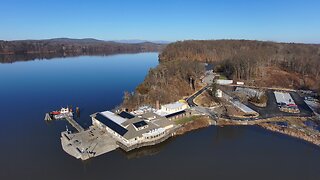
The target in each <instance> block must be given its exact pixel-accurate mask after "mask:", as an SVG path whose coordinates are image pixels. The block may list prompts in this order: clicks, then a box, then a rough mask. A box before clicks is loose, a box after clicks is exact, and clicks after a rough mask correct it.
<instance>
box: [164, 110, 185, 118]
mask: <svg viewBox="0 0 320 180" xmlns="http://www.w3.org/2000/svg"><path fill="white" fill-rule="evenodd" d="M185 112H186V111H185V110H183V111H179V112H175V113H172V114H168V115H166V116H165V117H166V118H171V117H173V116H177V115H179V114H183V113H185Z"/></svg>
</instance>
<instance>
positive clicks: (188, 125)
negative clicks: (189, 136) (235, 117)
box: [175, 116, 212, 136]
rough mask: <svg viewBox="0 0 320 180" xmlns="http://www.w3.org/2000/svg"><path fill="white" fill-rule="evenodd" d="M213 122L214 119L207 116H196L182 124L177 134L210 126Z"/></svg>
mask: <svg viewBox="0 0 320 180" xmlns="http://www.w3.org/2000/svg"><path fill="white" fill-rule="evenodd" d="M211 122H212V120H211V119H210V118H208V117H206V116H198V117H194V119H193V120H192V121H188V122H185V123H183V124H181V127H180V128H178V129H177V131H176V132H175V136H180V135H183V134H186V133H188V132H190V131H194V130H197V129H202V128H206V127H209V126H210V125H211V124H212V123H211Z"/></svg>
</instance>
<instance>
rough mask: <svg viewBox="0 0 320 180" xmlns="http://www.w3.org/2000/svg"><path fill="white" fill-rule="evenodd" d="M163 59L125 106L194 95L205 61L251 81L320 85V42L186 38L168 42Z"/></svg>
mask: <svg viewBox="0 0 320 180" xmlns="http://www.w3.org/2000/svg"><path fill="white" fill-rule="evenodd" d="M159 58H160V64H159V66H158V67H156V68H154V69H152V70H150V72H149V74H148V75H147V77H146V79H145V81H144V82H143V83H142V84H141V85H139V86H138V87H137V88H136V91H135V92H134V93H128V92H127V93H125V97H124V102H123V104H122V106H123V107H126V108H129V109H132V108H135V107H138V106H140V105H145V104H150V105H155V102H156V101H157V100H159V101H160V103H162V104H163V103H168V102H173V101H176V100H178V99H180V98H182V97H183V96H186V95H190V94H191V93H192V92H193V91H194V89H193V87H192V86H191V85H190V77H191V78H192V79H193V80H194V82H193V84H194V86H197V84H198V83H197V82H199V77H201V76H202V75H203V73H204V66H203V63H200V62H210V63H213V64H214V65H215V66H214V69H215V70H216V71H219V72H221V73H222V74H224V75H226V76H227V77H228V78H231V79H234V80H242V81H245V82H246V84H248V85H255V86H264V87H266V86H267V87H286V88H295V89H299V88H305V89H313V90H319V89H320V45H308V44H286V43H274V42H260V41H245V40H219V41H183V42H176V43H172V44H169V45H167V46H166V48H165V49H164V50H163V51H162V53H161V54H160V55H159Z"/></svg>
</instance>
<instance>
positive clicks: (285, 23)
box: [0, 0, 320, 43]
mask: <svg viewBox="0 0 320 180" xmlns="http://www.w3.org/2000/svg"><path fill="white" fill-rule="evenodd" d="M0 17H1V22H0V39H4V40H15V39H46V38H55V37H69V38H89V37H90V38H97V39H104V40H124V39H143V40H167V41H176V40H186V39H256V40H271V41H282V42H305V43H320V1H318V0H300V1H298V0H256V1H251V0H192V1H191V0H189V1H188V0H184V1H183V0H157V1H155V0H113V1H109V0H85V1H84V0H0Z"/></svg>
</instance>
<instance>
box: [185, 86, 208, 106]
mask: <svg viewBox="0 0 320 180" xmlns="http://www.w3.org/2000/svg"><path fill="white" fill-rule="evenodd" d="M207 89H208V86H206V87H204V88H202V89H200V90H199V91H198V92H196V93H195V94H193V95H192V96H190V97H188V98H187V99H186V101H187V103H188V105H189V106H190V107H194V106H198V105H197V104H196V103H194V102H193V100H194V99H195V98H196V97H198V96H199V95H200V94H201V93H203V92H204V91H205V90H207Z"/></svg>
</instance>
